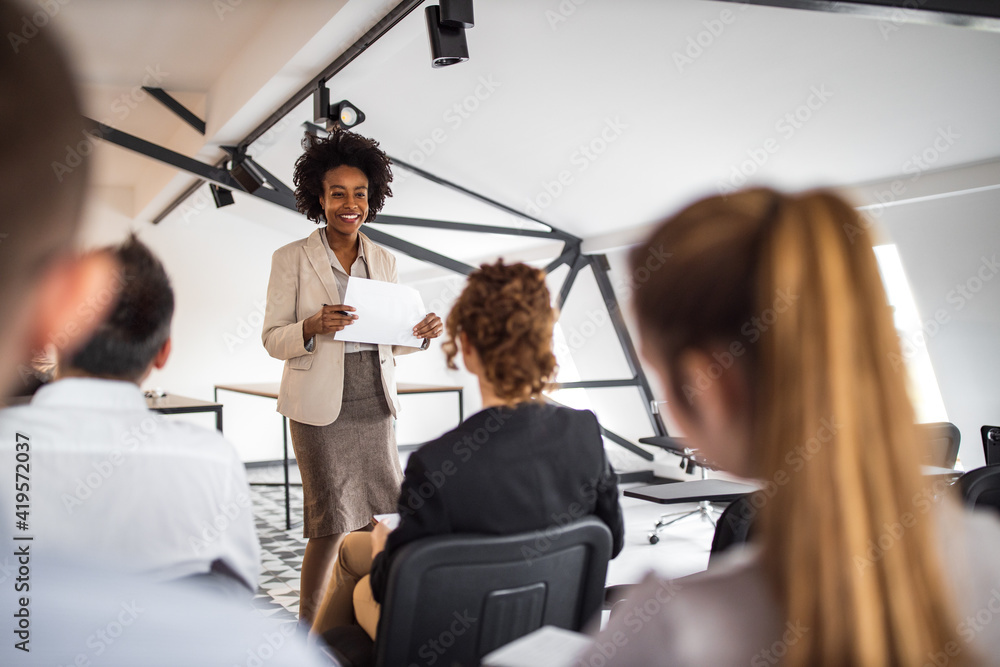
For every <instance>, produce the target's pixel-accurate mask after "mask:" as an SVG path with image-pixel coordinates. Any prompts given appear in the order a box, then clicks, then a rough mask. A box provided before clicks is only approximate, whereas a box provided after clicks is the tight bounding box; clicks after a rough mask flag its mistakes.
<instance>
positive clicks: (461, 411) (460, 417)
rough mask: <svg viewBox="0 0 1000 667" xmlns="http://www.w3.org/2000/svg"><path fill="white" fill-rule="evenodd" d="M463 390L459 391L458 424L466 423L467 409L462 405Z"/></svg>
mask: <svg viewBox="0 0 1000 667" xmlns="http://www.w3.org/2000/svg"><path fill="white" fill-rule="evenodd" d="M462 398H463V397H462V390H461V389H459V390H458V423H459V424H461V423H462V422H463V421H465V407H464V406H463V405H462Z"/></svg>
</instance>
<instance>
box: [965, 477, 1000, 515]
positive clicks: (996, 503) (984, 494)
mask: <svg viewBox="0 0 1000 667" xmlns="http://www.w3.org/2000/svg"><path fill="white" fill-rule="evenodd" d="M958 488H959V489H961V491H962V500H963V502H964V503H965V505H966V507H970V508H973V507H989V508H992V509H993V510H994V511H996V512H998V513H1000V466H986V467H983V468H976V469H975V470H970V471H969V472H967V473H965V474H964V475H962V476H961V477H959V478H958Z"/></svg>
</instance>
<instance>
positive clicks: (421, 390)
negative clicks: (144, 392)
mask: <svg viewBox="0 0 1000 667" xmlns="http://www.w3.org/2000/svg"><path fill="white" fill-rule="evenodd" d="M280 385H281V383H280V382H248V383H241V384H217V385H215V392H214V394H213V395H214V397H215V400H216V402H218V400H219V392H220V391H231V392H234V393H237V394H248V395H250V396H260V397H261V398H269V399H272V400H278V388H279V387H280ZM450 392H455V393H456V394H458V421H459V423H461V421H462V420H463V419H464V417H465V408H464V405H463V402H462V387H457V386H456V387H453V386H442V385H434V384H411V383H407V382H398V383H397V384H396V393H397V394H399V395H406V394H442V393H450ZM221 414H222V413H221V406H220V413H219V415H220V417H219V419H220V420H221V418H222V417H221ZM220 424H221V421H220ZM220 430H221V426H220ZM281 442H282V464H283V465H284V469H285V481H284V483H283V486H284V487H285V529H286V530H291V529H292V510H291V506H290V501H289V488H290V486H291V484H290V483H289V481H288V418H287V417H285V415H281ZM253 483H254V484H257V485H270V484H271V482H253Z"/></svg>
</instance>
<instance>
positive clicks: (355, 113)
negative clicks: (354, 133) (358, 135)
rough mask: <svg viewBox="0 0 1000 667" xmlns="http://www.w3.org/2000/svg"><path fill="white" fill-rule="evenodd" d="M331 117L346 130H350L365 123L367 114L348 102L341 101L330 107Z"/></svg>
mask: <svg viewBox="0 0 1000 667" xmlns="http://www.w3.org/2000/svg"><path fill="white" fill-rule="evenodd" d="M330 116H331V117H332V120H333V121H334V122H335V123H337V124H338V125H340V127H342V128H344V129H345V130H349V129H351V128H352V127H354V126H355V125H361V123H363V122H365V112H364V111H362V110H361V109H359V108H357V107H356V106H354V105H353V104H351V103H350V102H348V101H347V100H341V101H339V102H337V103H336V104H332V105H330Z"/></svg>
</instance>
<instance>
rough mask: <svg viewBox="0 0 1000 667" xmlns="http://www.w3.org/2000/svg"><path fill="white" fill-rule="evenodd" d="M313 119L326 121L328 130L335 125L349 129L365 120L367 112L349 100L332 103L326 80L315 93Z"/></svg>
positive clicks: (320, 121) (319, 121) (321, 82)
mask: <svg viewBox="0 0 1000 667" xmlns="http://www.w3.org/2000/svg"><path fill="white" fill-rule="evenodd" d="M313 121H314V122H316V123H324V124H325V125H326V130H327V131H329V130H332V129H333V127H334V126H338V127H340V128H341V129H344V130H349V129H351V128H353V127H355V126H357V125H360V124H361V123H363V122H365V113H364V112H363V111H362V110H361V109H359V108H357V107H356V106H354V105H353V104H351V103H350V102H348V101H347V100H341V101H339V102H337V103H336V104H330V89H329V88H327V87H326V82H325V81H320V82H319V87H318V88H317V89H316V92H315V93H314V94H313Z"/></svg>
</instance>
